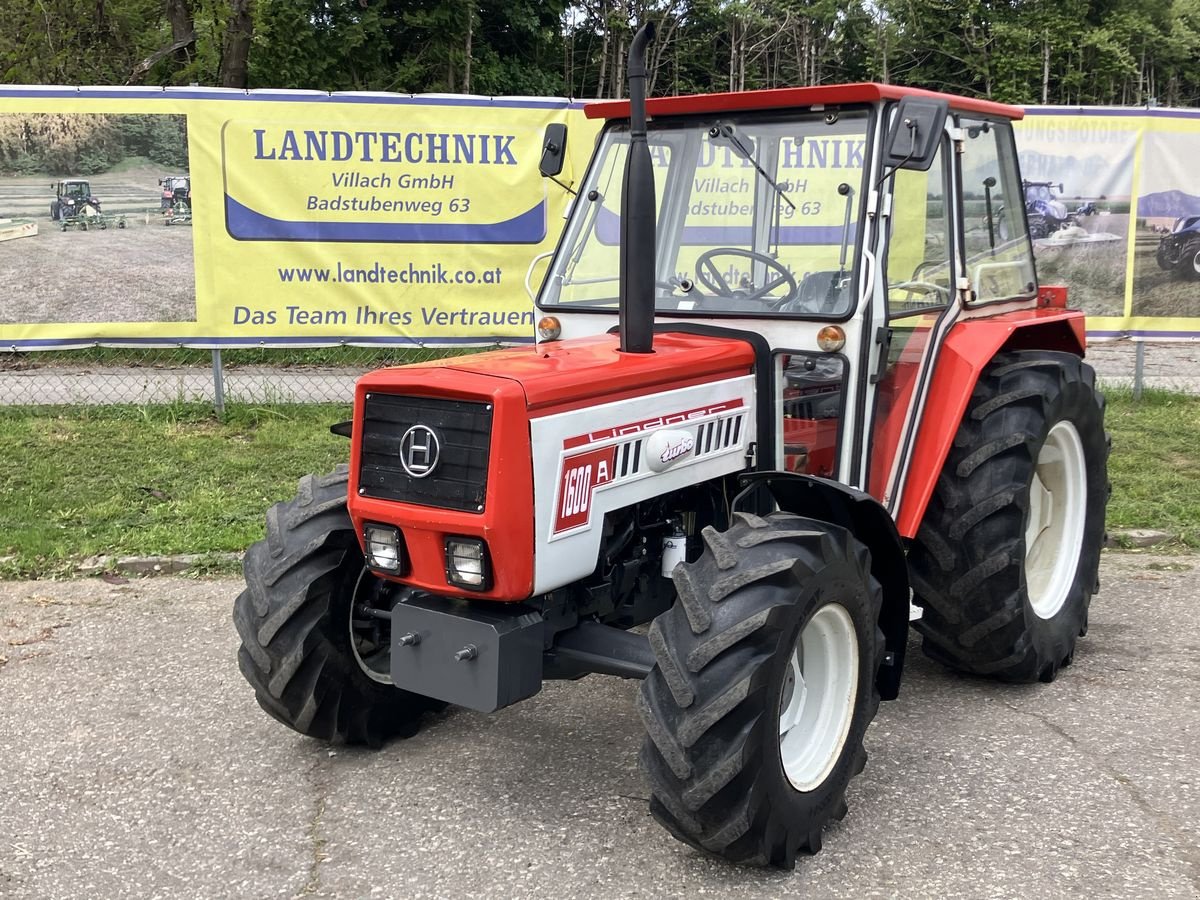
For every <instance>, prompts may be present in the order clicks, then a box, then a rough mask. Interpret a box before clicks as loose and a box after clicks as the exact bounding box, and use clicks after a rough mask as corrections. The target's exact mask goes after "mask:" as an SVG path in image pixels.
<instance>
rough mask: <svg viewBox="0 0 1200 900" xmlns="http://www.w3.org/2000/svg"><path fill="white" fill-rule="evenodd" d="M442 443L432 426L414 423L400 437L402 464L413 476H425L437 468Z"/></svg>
mask: <svg viewBox="0 0 1200 900" xmlns="http://www.w3.org/2000/svg"><path fill="white" fill-rule="evenodd" d="M441 455H442V445H441V442H440V441H438V436H437V434H436V433H435V432H434V430H433V429H432V428H429V427H428V426H426V425H414V426H413V427H412V428H410V429H408V431H406V432H404V437H402V438H400V464H401V465H402V466H404V471H405V472H407V473H408V474H409V475H411V476H412V477H413V478H424V477H425V476H426V475H430V474H432V473H433V470H434V469H436V468H437V464H438V460H439V459H440V458H441Z"/></svg>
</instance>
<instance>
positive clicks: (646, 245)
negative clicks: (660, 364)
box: [620, 22, 655, 353]
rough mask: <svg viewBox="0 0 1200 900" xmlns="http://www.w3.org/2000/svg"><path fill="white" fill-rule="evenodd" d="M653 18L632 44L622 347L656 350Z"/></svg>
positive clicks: (623, 209)
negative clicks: (649, 95) (650, 104)
mask: <svg viewBox="0 0 1200 900" xmlns="http://www.w3.org/2000/svg"><path fill="white" fill-rule="evenodd" d="M652 40H654V23H653V22H647V23H646V24H645V25H643V26H642V27H641V29H639V30H638V33H637V34H636V35H634V37H633V43H632V44H630V46H629V156H628V158H627V159H626V160H625V181H624V183H623V184H622V186H621V268H620V276H621V308H620V329H621V352H622V353H653V352H654V263H655V245H654V224H655V223H654V163H653V162H652V161H651V159H650V145H649V144H647V143H646V45H647V44H649V43H650V42H651V41H652Z"/></svg>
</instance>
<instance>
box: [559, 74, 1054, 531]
mask: <svg viewBox="0 0 1200 900" xmlns="http://www.w3.org/2000/svg"><path fill="white" fill-rule="evenodd" d="M586 111H587V114H588V115H589V116H591V117H594V118H602V119H605V120H606V126H605V128H604V130H603V131H602V133H601V136H600V138H599V142H598V145H597V150H596V153H595V155H594V157H593V160H592V163H591V165H590V167H589V169H588V171H587V174H586V176H585V178H584V180H583V183H582V185H581V186H580V188H579V191H578V195H577V196H576V198H575V200H574V208H573V210H572V213H571V216H570V219H569V221H568V224H567V226H566V230H565V232H564V235H563V239H562V241H561V244H560V246H559V249H558V251H557V253H556V254H555V255H554V257H553V259H552V260H551V262H550V264H549V269H548V272H547V274H546V276H545V279H544V282H543V285H542V289H541V291H540V293H539V295H538V297H537V304H538V307H539V308H540V310H541V311H542V312H543V313H546V314H549V315H551V316H553V317H554V319H555V320H556V321H557V322H559V323H560V330H559V332H558V333H557V334H556V335H555V337H556V338H557V339H558V340H569V339H571V338H573V337H578V336H581V335H585V334H593V333H596V332H603V331H606V330H608V329H610V328H611V327H613V326H614V325H615V324H616V320H617V310H618V306H619V303H620V294H621V287H620V279H619V277H618V271H619V269H620V261H621V260H620V255H621V246H622V243H621V240H622V233H623V227H624V226H623V221H622V216H623V212H622V203H623V202H629V200H630V199H631V198H630V197H629V196H628V189H627V188H625V189H623V173H624V171H625V167H626V163H627V157H628V155H629V148H630V124H629V118H628V117H629V114H630V113H629V103H628V102H625V101H613V102H601V103H595V104H590V105H589V106H588V107H587V108H586ZM647 112H648V114H649V123H648V127H647V135H646V140H647V145H648V150H649V158H650V161H651V170H652V176H653V178H652V180H653V188H652V190H653V194H652V196H651V197H649V198H648V199H652V201H653V213H652V215H653V234H652V238H653V244H649V243H648V242H644V241H643V242H642V243H641V245H640V246H638V247H636V248H632V249H631V252H633V253H643V254H644V253H649V252H651V250H652V251H653V253H654V257H653V264H652V274H651V279H652V289H651V291H650V294H651V296H650V298H649V300H650V302H652V306H653V309H652V314H653V316H654V323H655V326H654V327H655V328H657V329H658V330H660V331H668V330H671V329H676V328H684V329H686V328H689V327H695V326H698V325H700V324H701V323H703V324H704V327H706V328H710V329H711V328H720V329H726V330H728V331H730V332H739V333H752V334H755V335H757V336H759V338H760V339H761V340H762V342H763V344H764V345H765V348H766V352H767V353H768V354H769V361H768V362H766V363H765V364H766V365H769V366H770V367H771V369H772V384H773V393H772V397H771V398H770V401H769V402H770V403H771V408H772V416H773V420H774V421H773V427H772V429H771V431H770V432H769V433H768V434H764V435H762V437H763V438H767V439H768V443H763V444H760V446H759V447H758V448H757V452H758V454H759V456H760V461H763V462H765V461H768V460H769V461H770V463H771V465H773V466H776V467H778V468H781V469H784V470H787V471H793V472H799V473H806V474H813V475H820V476H823V477H830V478H837V479H838V480H840V481H843V482H845V483H848V484H851V485H855V486H857V487H859V488H862V489H863V490H868V491H869V492H870V493H872V494H873V495H875V496H876V497H877V498H879V499H880V500H882V501H883V502H884V503H885V504H886V505H887V506H888V507H889V509H892V510H893V511H895V510H896V509H897V508H898V504H899V501H900V497H901V495H902V493H903V489H904V485H905V481H906V475H907V471H908V467H909V464H910V461H911V457H912V453H913V450H914V444H915V438H916V425H917V422H918V420H919V415H918V412H919V410H920V409H921V407H922V406H923V404H924V402H925V397H926V395H927V392H928V389H929V385H930V377H929V376H930V374H931V372H932V370H933V367H934V364H935V362H936V360H937V357H938V355H939V351H940V345H941V343H942V341H943V339H944V338H945V336H946V335H947V334H948V333H949V331H950V330H951V329H952V328H953V326H954V324H955V323H956V322H958V321H961V320H963V319H964V318H967V317H972V316H976V315H980V314H982V313H984V312H985V311H986V310H989V309H996V308H997V306H998V305H1000V304H1003V305H1005V306H1006V307H1010V306H1013V305H1020V306H1025V307H1032V306H1033V305H1034V304H1035V303H1036V294H1037V290H1036V278H1035V275H1034V264H1033V253H1032V247H1031V244H1030V240H1029V237H1028V235H1027V232H1026V228H1025V223H1024V220H1023V218H1019V217H1020V216H1021V213H1020V210H1021V209H1022V203H1021V197H1022V182H1021V179H1020V175H1019V173H1018V171H1017V157H1016V151H1015V148H1014V144H1013V132H1012V126H1011V121H1012V119H1014V118H1016V117H1018V116H1019V115H1020V112H1019V111H1018V110H1016V109H1014V108H1012V107H1007V106H1002V105H1000V104H995V103H987V102H983V101H976V100H968V99H965V98H951V97H948V96H937V95H931V94H928V93H926V92H921V91H913V90H907V89H902V88H896V87H891V86H885V85H873V84H865V85H846V86H838V87H815V88H797V89H785V90H773V91H760V92H755V93H752V94H740V95H733V94H729V95H715V96H708V97H702V98H687V97H682V98H668V99H662V100H656V99H652V100H650V101H648V103H647ZM629 214H630V213H625V214H624V215H629Z"/></svg>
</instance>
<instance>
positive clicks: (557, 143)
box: [538, 122, 567, 178]
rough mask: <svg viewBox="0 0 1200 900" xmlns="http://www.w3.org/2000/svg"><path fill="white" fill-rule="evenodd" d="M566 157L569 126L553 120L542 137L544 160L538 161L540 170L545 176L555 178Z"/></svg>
mask: <svg viewBox="0 0 1200 900" xmlns="http://www.w3.org/2000/svg"><path fill="white" fill-rule="evenodd" d="M566 157H567V126H566V124H565V123H563V122H551V123H550V124H549V125H547V126H546V136H545V137H544V138H543V139H542V161H541V162H540V163H538V171H539V172H541V173H542V177H543V178H553V177H554V176H555V175H557V174H559V173H560V172H561V171H562V169H563V160H564V159H566Z"/></svg>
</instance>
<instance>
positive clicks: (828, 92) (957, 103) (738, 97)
mask: <svg viewBox="0 0 1200 900" xmlns="http://www.w3.org/2000/svg"><path fill="white" fill-rule="evenodd" d="M902 97H930V98H935V99H940V100H945V101H946V102H948V103H949V104H950V109H951V110H954V111H955V112H964V113H974V114H975V115H985V116H991V117H994V118H1001V119H1020V118H1023V117H1024V115H1025V112H1024V110H1022V109H1021V108H1020V107H1019V106H1009V105H1008V104H1006V103H995V102H993V101H991V100H978V99H975V98H973V97H957V96H955V95H953V94H940V93H937V92H936V91H924V90H920V89H919V88H909V87H900V86H899V85H895V84H876V83H874V82H863V83H858V84H831V85H817V86H815V87H797V88H772V89H770V90H765V91H738V92H734V93H725V94H691V95H685V96H680V97H656V98H653V99H650V100H647V101H646V114H647V115H650V116H685V115H696V114H700V115H703V114H705V113H727V112H739V111H747V110H757V109H789V108H796V107H810V108H811V107H814V106H816V107H820V106H843V105H847V104H862V103H865V104H871V103H878V102H880V101H882V100H899V99H901V98H902ZM584 114H585V115H586V116H587V117H588V118H589V119H625V118H628V117H629V101H628V100H599V101H595V102H592V103H588V104H586V105H585V106H584Z"/></svg>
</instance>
